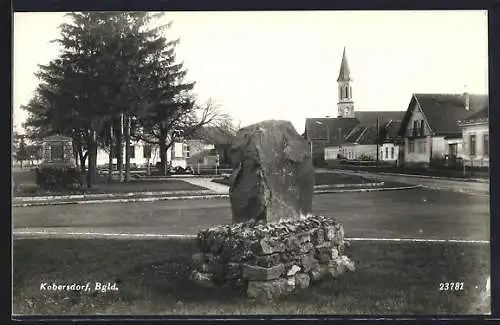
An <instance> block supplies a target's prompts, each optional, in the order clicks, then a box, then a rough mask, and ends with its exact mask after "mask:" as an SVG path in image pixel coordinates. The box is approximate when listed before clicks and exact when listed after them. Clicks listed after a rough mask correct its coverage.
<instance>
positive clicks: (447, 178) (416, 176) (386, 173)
mask: <svg viewBox="0 0 500 325" xmlns="http://www.w3.org/2000/svg"><path fill="white" fill-rule="evenodd" d="M317 171H318V172H320V173H330V174H341V173H343V172H348V173H349V172H350V173H357V174H369V175H373V176H374V177H376V175H386V176H404V177H415V178H430V179H442V180H451V181H462V182H476V183H489V182H490V181H489V180H488V179H484V178H458V177H443V176H429V175H415V174H400V173H388V172H377V171H365V170H351V169H337V170H329V169H322V170H321V169H318V170H317Z"/></svg>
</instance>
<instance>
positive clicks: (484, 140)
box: [483, 133, 490, 156]
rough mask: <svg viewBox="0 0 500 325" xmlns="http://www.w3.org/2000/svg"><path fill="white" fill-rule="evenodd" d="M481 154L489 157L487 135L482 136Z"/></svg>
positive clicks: (488, 139) (488, 136) (488, 138)
mask: <svg viewBox="0 0 500 325" xmlns="http://www.w3.org/2000/svg"><path fill="white" fill-rule="evenodd" d="M483 152H484V155H485V156H489V155H490V135H489V134H488V133H486V134H484V135H483Z"/></svg>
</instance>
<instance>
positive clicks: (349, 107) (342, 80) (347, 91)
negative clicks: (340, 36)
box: [337, 47, 355, 118]
mask: <svg viewBox="0 0 500 325" xmlns="http://www.w3.org/2000/svg"><path fill="white" fill-rule="evenodd" d="M351 82H352V79H351V73H350V71H349V64H347V55H346V54H345V47H344V53H343V54H342V62H341V63H340V72H339V78H338V79H337V87H338V90H339V101H338V103H337V110H338V115H337V116H338V117H347V118H354V117H355V114H354V102H353V101H352V86H351Z"/></svg>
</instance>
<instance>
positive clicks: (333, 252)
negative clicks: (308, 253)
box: [314, 245, 339, 262]
mask: <svg viewBox="0 0 500 325" xmlns="http://www.w3.org/2000/svg"><path fill="white" fill-rule="evenodd" d="M314 256H315V257H316V259H317V260H318V261H319V262H327V261H329V260H334V259H336V258H337V257H338V256H339V251H338V250H337V249H336V248H335V247H331V246H330V245H327V246H324V245H321V246H316V252H315V255H314Z"/></svg>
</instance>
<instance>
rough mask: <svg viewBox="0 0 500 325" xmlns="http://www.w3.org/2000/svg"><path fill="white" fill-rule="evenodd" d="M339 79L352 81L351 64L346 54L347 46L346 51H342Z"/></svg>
mask: <svg viewBox="0 0 500 325" xmlns="http://www.w3.org/2000/svg"><path fill="white" fill-rule="evenodd" d="M339 81H352V79H351V73H350V71H349V64H348V63H347V55H346V54H345V46H344V53H342V62H341V63H340V72H339V77H338V79H337V82H339Z"/></svg>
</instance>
